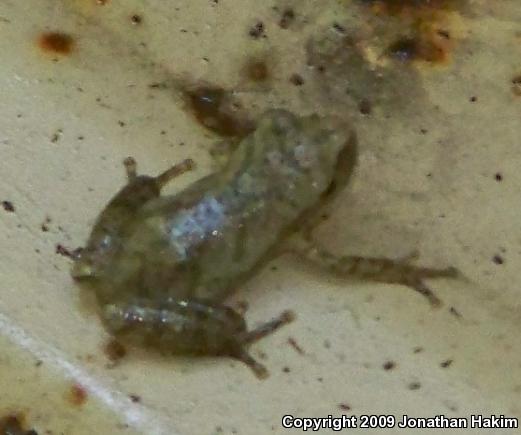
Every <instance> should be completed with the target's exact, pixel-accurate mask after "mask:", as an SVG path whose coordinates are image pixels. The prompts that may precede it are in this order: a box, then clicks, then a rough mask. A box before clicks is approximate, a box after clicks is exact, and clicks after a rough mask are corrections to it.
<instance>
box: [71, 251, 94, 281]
mask: <svg viewBox="0 0 521 435" xmlns="http://www.w3.org/2000/svg"><path fill="white" fill-rule="evenodd" d="M71 276H72V278H73V279H74V280H75V281H86V280H89V279H93V278H94V277H95V273H94V265H93V263H92V260H91V259H90V258H89V256H88V255H86V254H85V251H83V252H79V253H78V254H77V255H76V256H75V258H74V264H73V265H72V270H71Z"/></svg>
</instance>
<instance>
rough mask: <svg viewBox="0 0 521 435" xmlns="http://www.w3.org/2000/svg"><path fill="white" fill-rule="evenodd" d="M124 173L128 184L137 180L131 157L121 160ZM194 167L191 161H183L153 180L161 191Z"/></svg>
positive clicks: (135, 164)
mask: <svg viewBox="0 0 521 435" xmlns="http://www.w3.org/2000/svg"><path fill="white" fill-rule="evenodd" d="M123 165H124V166H125V171H126V173H127V178H128V182H129V183H132V182H133V181H135V180H136V179H137V178H138V175H137V163H136V160H135V159H134V158H133V157H127V158H126V159H125V160H123ZM194 166H195V163H194V161H193V160H192V159H185V160H183V161H182V162H180V163H178V164H176V165H173V166H171V167H170V168H168V169H167V170H166V171H165V172H163V173H161V174H159V175H158V176H157V177H155V178H154V180H155V182H156V185H157V188H158V189H159V190H161V188H163V187H164V186H165V185H166V184H167V183H168V182H169V181H171V180H173V179H174V178H176V177H178V176H179V175H182V174H184V173H185V172H188V171H191V170H192V169H193V168H194Z"/></svg>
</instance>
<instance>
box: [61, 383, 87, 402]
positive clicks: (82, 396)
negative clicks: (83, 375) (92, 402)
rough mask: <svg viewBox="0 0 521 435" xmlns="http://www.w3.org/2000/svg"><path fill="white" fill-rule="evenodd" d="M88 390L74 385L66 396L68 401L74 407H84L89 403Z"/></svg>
mask: <svg viewBox="0 0 521 435" xmlns="http://www.w3.org/2000/svg"><path fill="white" fill-rule="evenodd" d="M87 397H88V394H87V390H85V388H83V387H82V386H81V385H80V384H72V385H71V387H70V388H69V390H68V391H67V394H66V399H67V401H68V402H69V403H70V404H71V405H74V406H82V405H84V404H85V402H87Z"/></svg>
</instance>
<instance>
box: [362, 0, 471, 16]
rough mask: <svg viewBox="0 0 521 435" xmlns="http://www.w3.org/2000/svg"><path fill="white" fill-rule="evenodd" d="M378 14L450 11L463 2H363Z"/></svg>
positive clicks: (365, 0)
mask: <svg viewBox="0 0 521 435" xmlns="http://www.w3.org/2000/svg"><path fill="white" fill-rule="evenodd" d="M361 1H362V3H366V4H368V5H370V6H371V9H372V11H373V12H374V13H377V14H390V15H398V14H417V13H421V12H424V11H427V10H430V11H433V10H449V9H455V8H456V7H458V6H459V5H460V4H461V3H462V0H361Z"/></svg>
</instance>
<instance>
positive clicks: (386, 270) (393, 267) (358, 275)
mask: <svg viewBox="0 0 521 435" xmlns="http://www.w3.org/2000/svg"><path fill="white" fill-rule="evenodd" d="M286 252H291V253H293V254H296V255H297V256H299V257H300V258H303V259H304V260H305V261H307V262H310V263H312V264H313V265H316V266H318V267H320V268H322V269H325V270H327V271H328V272H331V273H333V274H335V275H338V276H343V277H352V278H355V279H361V280H368V281H376V282H383V283H389V284H402V285H405V286H407V287H410V288H412V289H414V290H416V291H417V292H419V293H420V294H422V295H423V296H425V297H426V298H427V299H428V300H429V302H430V303H431V305H432V306H435V307H437V306H440V305H441V300H440V299H439V298H438V297H437V296H436V295H435V294H434V292H433V291H432V290H431V289H430V288H429V287H428V286H427V285H426V284H425V282H424V281H425V280H426V279H429V278H459V277H461V274H460V272H459V271H458V270H457V269H456V268H454V267H447V268H444V269H436V268H429V267H419V266H414V265H412V264H410V261H411V260H412V259H413V258H415V257H416V256H417V254H413V255H411V256H409V257H407V258H404V259H397V260H393V259H389V258H382V257H360V256H338V255H334V254H332V253H331V252H328V251H327V250H325V249H323V248H321V247H318V246H317V245H316V244H314V243H313V242H312V241H311V240H309V239H307V238H294V239H291V240H290V241H289V243H288V245H287V246H286Z"/></svg>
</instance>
